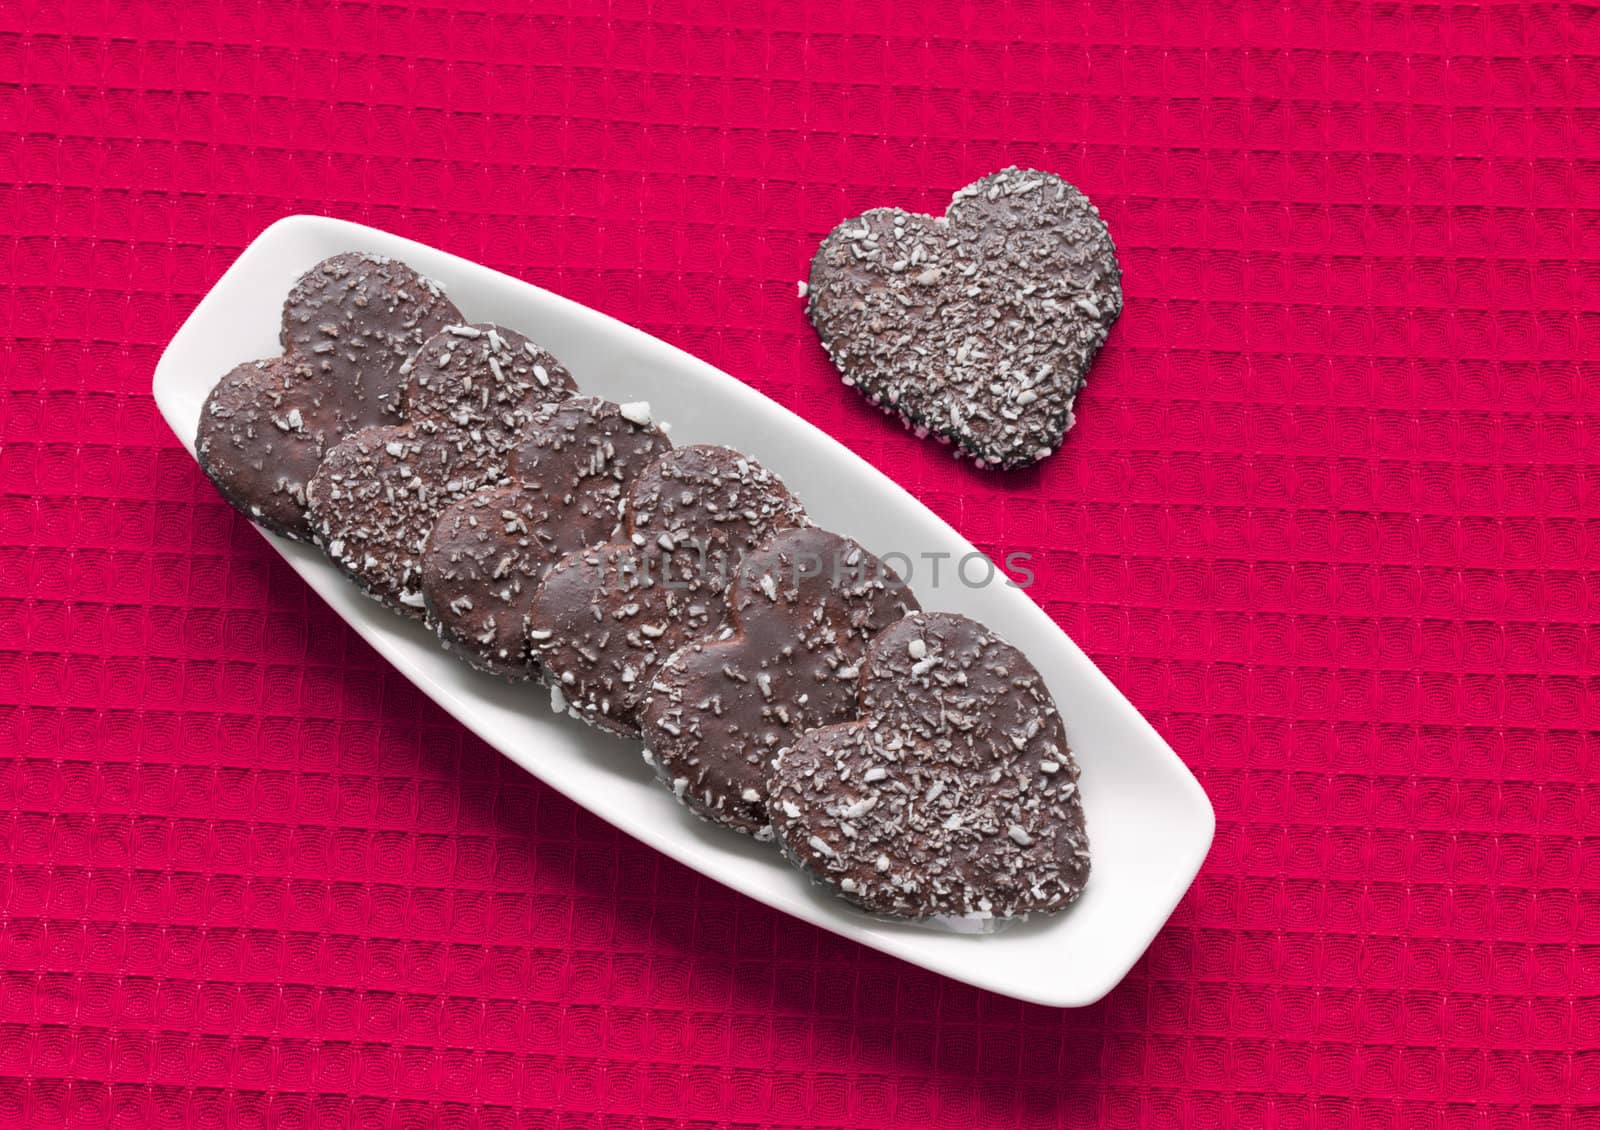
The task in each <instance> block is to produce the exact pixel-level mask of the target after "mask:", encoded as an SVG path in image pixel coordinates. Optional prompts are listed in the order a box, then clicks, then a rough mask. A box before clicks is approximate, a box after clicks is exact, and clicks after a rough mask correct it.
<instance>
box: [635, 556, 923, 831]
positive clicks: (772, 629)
mask: <svg viewBox="0 0 1600 1130" xmlns="http://www.w3.org/2000/svg"><path fill="white" fill-rule="evenodd" d="M728 605H729V610H730V613H731V624H732V627H733V634H731V635H726V636H719V635H717V634H713V635H710V636H706V637H702V638H700V639H697V640H695V641H693V642H692V643H690V644H688V645H687V646H685V647H683V648H680V649H679V650H678V651H676V652H674V653H673V654H672V656H671V657H670V658H669V659H668V660H667V661H666V663H665V664H663V665H662V667H661V670H660V671H659V672H658V673H657V674H656V677H655V680H654V682H653V684H652V686H651V695H650V700H649V703H648V705H647V706H646V707H645V711H644V718H643V727H644V738H645V745H646V747H647V748H648V750H649V752H650V758H651V760H652V761H653V763H654V765H655V769H656V774H657V775H658V776H659V777H660V778H661V779H662V781H663V782H665V783H666V784H667V785H668V786H669V787H670V788H671V789H672V791H673V793H674V794H676V795H677V797H678V799H679V800H681V801H683V803H684V804H686V805H688V806H689V808H691V809H692V810H694V811H695V812H696V813H698V814H699V815H700V816H702V817H704V818H705V819H707V820H709V821H711V822H713V823H717V824H726V825H728V826H729V827H731V828H736V829H738V830H739V831H741V832H751V833H755V834H757V835H762V834H764V833H765V834H767V835H770V832H769V831H768V828H767V824H768V819H767V805H766V795H767V794H766V775H767V769H768V766H769V763H770V762H771V760H772V758H773V755H774V754H776V753H777V752H778V750H780V749H781V748H783V747H784V746H787V745H789V744H790V743H791V742H793V741H794V739H795V738H796V737H798V736H799V735H800V734H801V733H803V732H804V731H806V730H810V729H815V728H816V727H818V726H826V725H829V724H831V723H834V722H842V721H845V720H847V719H851V718H854V717H855V716H856V684H857V682H858V681H859V679H858V674H859V672H858V670H857V665H858V664H859V662H860V660H861V657H862V655H863V654H864V653H865V652H866V649H867V644H868V643H869V642H870V641H871V639H872V638H873V637H874V636H875V635H877V634H878V633H879V632H880V631H882V630H883V629H884V628H885V627H887V626H888V625H889V624H892V623H894V622H895V621H896V620H899V619H900V618H901V617H903V616H905V615H906V614H907V613H908V612H910V611H914V610H915V609H916V608H917V601H916V598H915V597H913V596H912V595H911V593H910V592H909V591H908V590H907V589H906V588H905V586H904V583H903V582H902V581H901V579H900V578H899V577H898V576H896V575H895V573H894V572H893V570H891V569H890V568H889V567H888V566H886V565H884V563H883V562H881V561H879V560H878V559H877V558H876V557H874V556H873V555H872V554H870V553H868V552H867V551H866V550H865V549H863V548H861V546H860V545H858V544H856V543H855V542H854V541H852V540H851V539H849V538H846V537H841V536H840V535H838V534H835V533H830V532H828V531H827V530H820V529H817V528H816V527H815V526H810V527H803V528H800V529H792V530H784V531H782V532H780V533H777V534H774V535H773V536H772V537H771V538H770V539H768V540H767V541H766V542H765V543H763V544H762V545H761V546H760V548H758V549H755V550H753V551H751V552H750V553H748V554H746V555H745V558H744V560H743V561H742V562H741V563H740V566H739V571H738V575H737V577H736V579H735V580H734V583H733V587H732V588H731V589H730V590H729V594H728Z"/></svg>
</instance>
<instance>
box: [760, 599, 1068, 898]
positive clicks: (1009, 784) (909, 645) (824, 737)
mask: <svg viewBox="0 0 1600 1130" xmlns="http://www.w3.org/2000/svg"><path fill="white" fill-rule="evenodd" d="M767 788H768V793H769V797H770V800H769V805H770V809H771V815H772V826H773V830H774V832H775V833H776V834H777V840H778V843H779V846H780V847H781V848H782V849H783V852H784V854H785V855H787V856H788V857H789V858H790V859H792V860H793V861H794V862H795V863H796V864H798V865H799V866H801V867H802V868H804V869H805V870H806V871H807V872H809V873H810V874H811V875H812V876H813V877H814V878H816V879H818V880H820V881H822V882H824V883H826V884H828V885H830V886H832V887H833V888H834V889H835V890H836V891H837V892H838V893H839V894H840V895H841V896H842V897H844V898H846V899H848V900H850V901H851V902H854V903H857V904H858V905H860V906H862V907H863V908H865V909H867V910H870V911H874V912H876V913H879V914H888V915H895V916H898V917H905V918H926V917H930V916H935V915H938V916H957V917H962V916H977V917H993V918H1013V917H1020V916H1024V915H1027V914H1030V913H1035V912H1046V913H1049V912H1054V911H1057V910H1061V909H1062V908H1064V907H1066V906H1067V905H1069V904H1070V903H1072V902H1073V901H1074V900H1076V899H1077V898H1078V896H1079V895H1080V894H1081V893H1082V891H1083V885H1084V883H1085V882H1086V881H1087V880H1088V877H1089V843H1088V837H1087V835H1086V833H1085V830H1084V822H1083V805H1082V803H1081V801H1080V799H1079V796H1078V766H1077V763H1076V761H1074V760H1073V757H1072V751H1071V750H1070V749H1069V748H1068V747H1067V739H1066V734H1065V732H1064V730H1063V728H1062V725H1061V717H1060V715H1059V714H1057V712H1056V708H1055V703H1054V702H1053V701H1052V699H1051V697H1050V692H1049V691H1048V690H1047V689H1046V687H1045V685H1044V680H1043V679H1042V678H1041V677H1040V676H1039V673H1038V671H1037V670H1036V669H1035V668H1034V666H1033V664H1031V663H1029V662H1028V660H1027V657H1026V656H1024V655H1023V654H1022V653H1021V652H1019V651H1018V650H1017V649H1016V648H1014V647H1012V646H1011V645H1010V644H1008V643H1006V642H1005V641H1003V640H1001V639H1000V638H999V637H998V636H996V635H995V634H994V633H993V632H991V631H990V630H989V629H988V628H986V627H984V626H983V625H982V624H979V623H977V622H976V621H974V620H970V619H968V618H967V617H965V616H959V615H955V614H953V613H945V612H922V613H916V614H914V615H911V616H907V617H906V618H905V619H904V620H901V621H899V622H898V623H896V624H894V625H892V626H890V627H889V628H888V629H886V630H885V631H884V632H882V633H881V634H880V635H879V636H878V637H877V638H876V639H875V640H873V642H872V645H871V646H870V647H869V648H868V650H867V657H866V661H865V663H864V665H863V667H862V673H861V686H860V720H859V721H855V722H844V723H840V724H838V725H834V726H825V727H822V728H820V729H816V730H812V731H810V732H809V733H807V734H805V735H804V736H803V737H802V738H801V739H800V740H799V741H797V742H795V743H794V744H793V745H792V746H790V747H789V748H788V749H786V750H784V751H783V752H782V753H781V754H779V756H778V757H777V758H776V763H775V764H774V765H773V767H772V769H771V772H770V774H769V776H768V780H767Z"/></svg>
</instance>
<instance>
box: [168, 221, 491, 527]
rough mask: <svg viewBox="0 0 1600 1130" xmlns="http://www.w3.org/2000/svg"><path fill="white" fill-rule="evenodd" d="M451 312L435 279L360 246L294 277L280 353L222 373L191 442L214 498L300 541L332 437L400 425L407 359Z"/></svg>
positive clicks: (451, 317) (456, 313) (454, 318)
mask: <svg viewBox="0 0 1600 1130" xmlns="http://www.w3.org/2000/svg"><path fill="white" fill-rule="evenodd" d="M460 317H461V314H460V312H459V311H458V310H457V309H456V308H455V306H454V305H452V304H451V302H450V300H449V299H448V298H446V297H444V292H443V291H441V290H440V289H439V286H438V284H437V283H434V282H433V281H432V280H430V279H425V278H423V277H422V276H420V275H418V274H417V273H416V272H415V271H413V270H412V269H411V268H410V267H408V266H406V265H405V264H404V263H400V262H397V261H395V260H393V259H380V258H376V257H374V256H371V255H364V254H361V253H360V252H353V251H352V252H347V253H346V254H343V255H335V256H334V257H333V258H331V259H325V260H323V261H322V262H321V263H319V264H317V265H316V266H315V267H313V268H312V269H311V270H310V271H308V272H306V273H305V274H304V275H302V276H301V277H300V279H299V281H298V282H296V283H295V285H294V288H293V289H292V290H291V291H290V293H289V299H288V301H287V303H285V305H284V310H283V328H282V340H283V346H284V349H285V350H286V355H285V356H284V357H280V358H274V359H272V360H270V361H253V362H249V363H247V364H244V365H241V366H239V367H238V368H236V369H234V370H233V371H232V372H230V373H228V374H227V375H226V376H225V377H223V378H222V380H221V381H219V382H218V383H217V387H216V388H214V389H213V390H212V392H211V396H210V397H209V398H208V399H207V401H206V405H205V409H204V411H202V412H201V415H200V429H199V433H198V435H197V436H196V437H195V453H196V455H197V456H198V457H199V459H200V465H201V466H202V467H203V468H205V472H206V474H207V475H208V476H210V478H211V481H212V482H214V483H216V485H217V489H218V490H220V491H221V492H222V495H223V497H224V498H226V499H227V500H228V501H229V502H231V503H233V505H234V506H235V507H237V508H238V509H240V510H242V511H244V513H246V514H248V515H249V516H250V517H251V518H252V519H254V520H255V521H257V522H259V523H261V525H263V526H265V527H266V528H267V529H269V530H274V531H276V532H277V533H280V534H284V535H286V536H288V537H292V538H301V539H309V538H311V537H312V536H313V535H312V530H311V525H310V523H309V522H308V521H307V519H306V513H305V492H306V483H307V482H308V481H309V480H310V478H311V476H312V475H313V474H314V473H315V472H316V469H317V464H318V463H319V462H320V461H321V459H322V454H323V452H324V451H326V450H327V448H329V447H331V446H332V445H333V444H335V443H337V442H338V440H339V439H340V438H341V437H342V436H346V435H349V434H350V433H351V432H355V431H359V430H360V429H362V428H365V427H371V426H373V425H375V424H384V423H397V422H399V420H400V393H401V389H402V386H403V385H404V383H405V378H404V377H403V376H402V375H401V372H400V369H401V366H402V364H403V363H404V361H405V359H406V358H407V356H409V355H410V354H411V353H412V352H414V351H415V350H416V349H417V347H418V346H420V345H421V344H422V343H423V342H424V341H425V340H426V339H427V338H428V336H429V335H430V334H432V333H433V332H434V331H435V330H437V329H439V328H441V327H442V326H443V325H444V324H445V323H447V322H451V321H458V320H460Z"/></svg>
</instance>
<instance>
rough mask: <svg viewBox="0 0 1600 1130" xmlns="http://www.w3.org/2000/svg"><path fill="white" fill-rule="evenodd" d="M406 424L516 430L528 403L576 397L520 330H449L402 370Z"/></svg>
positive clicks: (560, 370) (556, 366)
mask: <svg viewBox="0 0 1600 1130" xmlns="http://www.w3.org/2000/svg"><path fill="white" fill-rule="evenodd" d="M403 368H404V370H405V376H406V387H405V396H404V409H403V410H404V413H405V418H406V419H407V420H408V421H412V422H417V421H426V422H431V423H435V424H439V425H441V426H443V425H453V426H455V427H458V428H466V429H469V430H470V429H474V428H483V429H499V430H501V431H515V430H516V429H517V428H518V427H520V426H521V425H522V424H523V423H524V422H525V420H524V419H523V418H522V416H521V414H520V413H519V412H518V411H517V410H518V409H519V408H521V407H522V406H523V405H524V404H525V403H526V402H528V401H529V400H532V401H534V402H536V403H546V402H550V401H557V400H563V399H565V398H567V397H569V396H572V395H573V394H574V393H576V392H577V388H578V386H577V384H576V383H575V382H574V381H573V379H572V374H571V373H569V372H567V370H566V367H565V366H563V365H562V364H561V362H559V361H557V360H556V359H555V358H554V357H553V356H551V354H550V353H549V352H547V351H546V350H544V349H541V348H540V347H539V346H538V345H535V344H534V343H533V342H531V341H529V340H528V339H527V338H526V337H524V336H523V335H522V334H520V333H518V332H517V331H516V330H508V329H506V328H505V327H504V326H497V325H494V324H492V323H490V322H476V323H473V324H471V325H463V324H460V323H456V324H452V325H449V326H446V327H445V328H444V329H442V330H440V331H439V332H438V333H436V334H434V335H433V336H432V337H430V338H428V340H427V341H426V342H424V343H423V345H422V348H421V349H419V350H418V351H417V353H416V355H415V356H413V357H411V358H408V359H407V361H406V363H405V365H404V366H403Z"/></svg>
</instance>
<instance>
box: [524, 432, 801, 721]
mask: <svg viewBox="0 0 1600 1130" xmlns="http://www.w3.org/2000/svg"><path fill="white" fill-rule="evenodd" d="M806 522H807V519H806V516H805V509H804V508H803V507H802V506H801V505H800V503H799V502H798V501H797V500H796V499H795V497H794V496H793V495H792V494H790V493H789V490H788V488H787V487H785V486H784V485H783V483H782V481H781V480H780V479H779V478H778V476H776V475H774V474H773V473H772V472H771V471H769V470H767V469H766V468H765V467H763V466H761V464H759V463H757V462H756V461H755V460H754V459H751V458H749V457H748V456H745V455H741V454H740V453H739V452H737V451H734V450H732V449H731V448H727V447H715V446H710V445H705V444H698V445H695V446H692V447H680V448H676V449H674V450H672V451H669V452H668V453H666V454H665V455H663V456H661V457H660V458H658V459H657V460H656V461H655V462H654V463H652V464H650V466H649V467H647V468H645V470H644V472H643V473H642V474H641V475H640V476H639V477H638V478H637V479H635V480H634V482H633V485H632V486H631V487H630V488H629V491H628V496H627V499H626V500H625V502H624V505H623V511H622V534H623V537H624V538H625V539H626V540H619V541H616V542H610V543H606V544H602V545H594V546H590V547H589V548H587V549H584V550H582V551H580V552H578V553H572V554H568V555H567V556H566V557H563V558H562V559H561V560H560V561H558V562H557V563H556V565H555V566H554V568H552V569H551V570H550V572H549V573H548V574H547V575H546V576H545V579H544V583H543V584H541V585H540V586H539V591H538V593H537V594H535V596H534V600H533V605H532V606H531V607H530V608H529V610H528V639H529V643H530V648H531V651H532V653H533V656H534V658H535V659H537V660H538V661H539V662H540V663H542V664H543V665H544V668H545V670H546V672H547V673H548V675H549V677H550V680H551V705H552V706H554V707H555V708H556V709H557V710H567V711H569V712H570V713H571V714H573V715H574V716H575V717H578V718H581V719H583V720H584V721H586V722H588V723H590V724H591V725H594V726H598V727H599V728H601V729H603V730H609V731H611V732H612V733H617V734H625V735H628V736H630V737H637V736H638V735H639V732H640V730H639V720H640V715H641V712H642V711H643V709H644V704H645V700H646V698H647V697H648V695H649V691H650V684H651V681H652V680H653V679H654V677H655V673H656V669H657V668H658V667H659V666H660V665H661V663H662V661H664V660H665V659H666V658H667V656H669V655H671V654H672V653H673V652H674V651H676V650H677V649H678V648H679V647H680V646H681V645H683V644H684V643H687V642H688V641H689V640H691V639H693V638H695V637H696V636H700V635H703V634H705V633H706V632H707V631H710V630H713V629H714V628H716V627H718V626H720V625H721V624H722V622H723V620H724V618H725V616H726V611H727V590H728V586H729V584H730V583H731V582H732V580H733V576H734V573H735V571H736V570H737V569H738V566H739V560H740V559H741V558H742V557H743V556H744V554H745V553H747V552H748V551H749V550H751V549H753V548H755V547H756V546H758V545H760V544H761V543H762V542H764V541H765V540H766V539H767V538H768V537H770V536H772V534H774V533H776V532H777V531H778V530H782V529H788V528H790V527H792V526H800V525H805V524H806Z"/></svg>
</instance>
